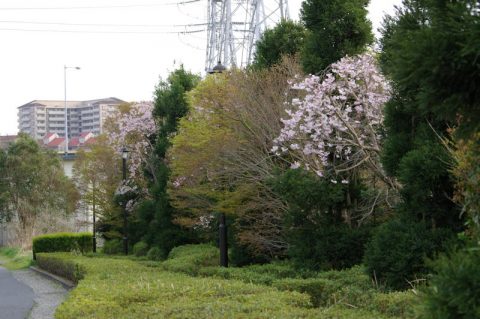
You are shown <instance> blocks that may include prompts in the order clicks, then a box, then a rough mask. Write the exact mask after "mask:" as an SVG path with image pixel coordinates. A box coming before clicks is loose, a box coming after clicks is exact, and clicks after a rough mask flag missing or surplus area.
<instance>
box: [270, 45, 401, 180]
mask: <svg viewBox="0 0 480 319" xmlns="http://www.w3.org/2000/svg"><path fill="white" fill-rule="evenodd" d="M291 84H292V89H295V90H298V91H299V92H298V93H299V96H300V98H295V99H293V100H292V101H291V103H290V106H291V107H290V108H289V109H288V110H287V114H288V118H286V119H282V122H283V128H282V130H281V133H280V135H279V136H278V137H277V138H276V139H275V140H274V146H273V148H272V152H274V153H275V154H276V155H278V156H281V155H282V154H283V155H287V156H284V158H287V160H290V161H291V167H292V168H299V167H302V168H304V169H306V170H312V171H314V172H315V173H316V174H317V175H318V176H320V177H324V176H327V175H328V176H334V178H333V179H331V181H332V183H337V182H342V183H348V182H349V177H350V176H352V174H353V173H354V172H355V171H359V170H361V169H367V170H369V171H371V172H372V173H374V174H375V175H376V176H378V177H380V179H381V180H382V181H384V182H385V183H386V184H387V186H388V187H389V188H393V189H397V188H398V185H397V182H396V181H394V180H392V179H391V178H390V177H388V176H387V175H386V174H385V173H384V170H383V168H382V167H381V165H380V150H381V142H382V131H383V127H382V123H383V106H384V104H385V103H386V102H387V101H388V100H389V99H390V87H389V84H388V82H387V81H386V79H385V78H384V77H383V75H382V74H381V73H380V71H379V69H378V67H377V63H376V61H375V58H374V57H373V55H372V54H371V53H364V54H361V55H357V56H354V57H344V58H342V59H341V60H340V61H338V62H336V63H334V64H332V65H331V67H330V69H329V70H327V72H326V73H325V75H324V76H322V77H318V76H315V75H310V76H309V77H307V78H305V79H304V80H303V81H299V82H292V83H291ZM327 173H328V174H327ZM329 178H330V177H329Z"/></svg>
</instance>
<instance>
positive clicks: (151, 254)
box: [147, 247, 167, 261]
mask: <svg viewBox="0 0 480 319" xmlns="http://www.w3.org/2000/svg"><path fill="white" fill-rule="evenodd" d="M166 255H167V254H166V253H165V250H162V249H160V248H159V247H152V248H150V249H149V250H148V253H147V258H148V259H149V260H153V261H159V260H164V259H165V258H166V257H167V256H166Z"/></svg>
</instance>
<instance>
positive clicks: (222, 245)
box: [208, 61, 228, 267]
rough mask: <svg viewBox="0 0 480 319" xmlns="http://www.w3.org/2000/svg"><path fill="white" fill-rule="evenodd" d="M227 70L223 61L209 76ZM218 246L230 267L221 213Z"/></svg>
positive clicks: (223, 218)
mask: <svg viewBox="0 0 480 319" xmlns="http://www.w3.org/2000/svg"><path fill="white" fill-rule="evenodd" d="M225 70H226V68H225V66H223V65H222V62H221V61H218V63H217V65H216V66H215V67H214V68H213V69H212V70H210V71H208V73H209V74H218V73H223V72H224V71H225ZM218 246H219V248H220V266H221V267H228V243H227V223H226V217H225V213H220V220H219V226H218Z"/></svg>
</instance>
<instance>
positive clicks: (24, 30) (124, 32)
mask: <svg viewBox="0 0 480 319" xmlns="http://www.w3.org/2000/svg"><path fill="white" fill-rule="evenodd" d="M0 31H18V32H46V33H87V34H191V33H201V32H206V31H207V30H205V29H201V30H188V31H97V30H95V31H94V30H90V31H88V30H55V29H26V28H0Z"/></svg>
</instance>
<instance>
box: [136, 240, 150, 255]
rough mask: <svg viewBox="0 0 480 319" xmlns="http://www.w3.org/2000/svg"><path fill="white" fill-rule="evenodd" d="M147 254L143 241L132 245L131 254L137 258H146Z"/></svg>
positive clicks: (146, 245)
mask: <svg viewBox="0 0 480 319" xmlns="http://www.w3.org/2000/svg"><path fill="white" fill-rule="evenodd" d="M147 253H148V244H147V243H146V242H144V241H139V242H138V243H136V244H135V245H133V254H134V255H135V256H137V257H141V256H146V255H147Z"/></svg>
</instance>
